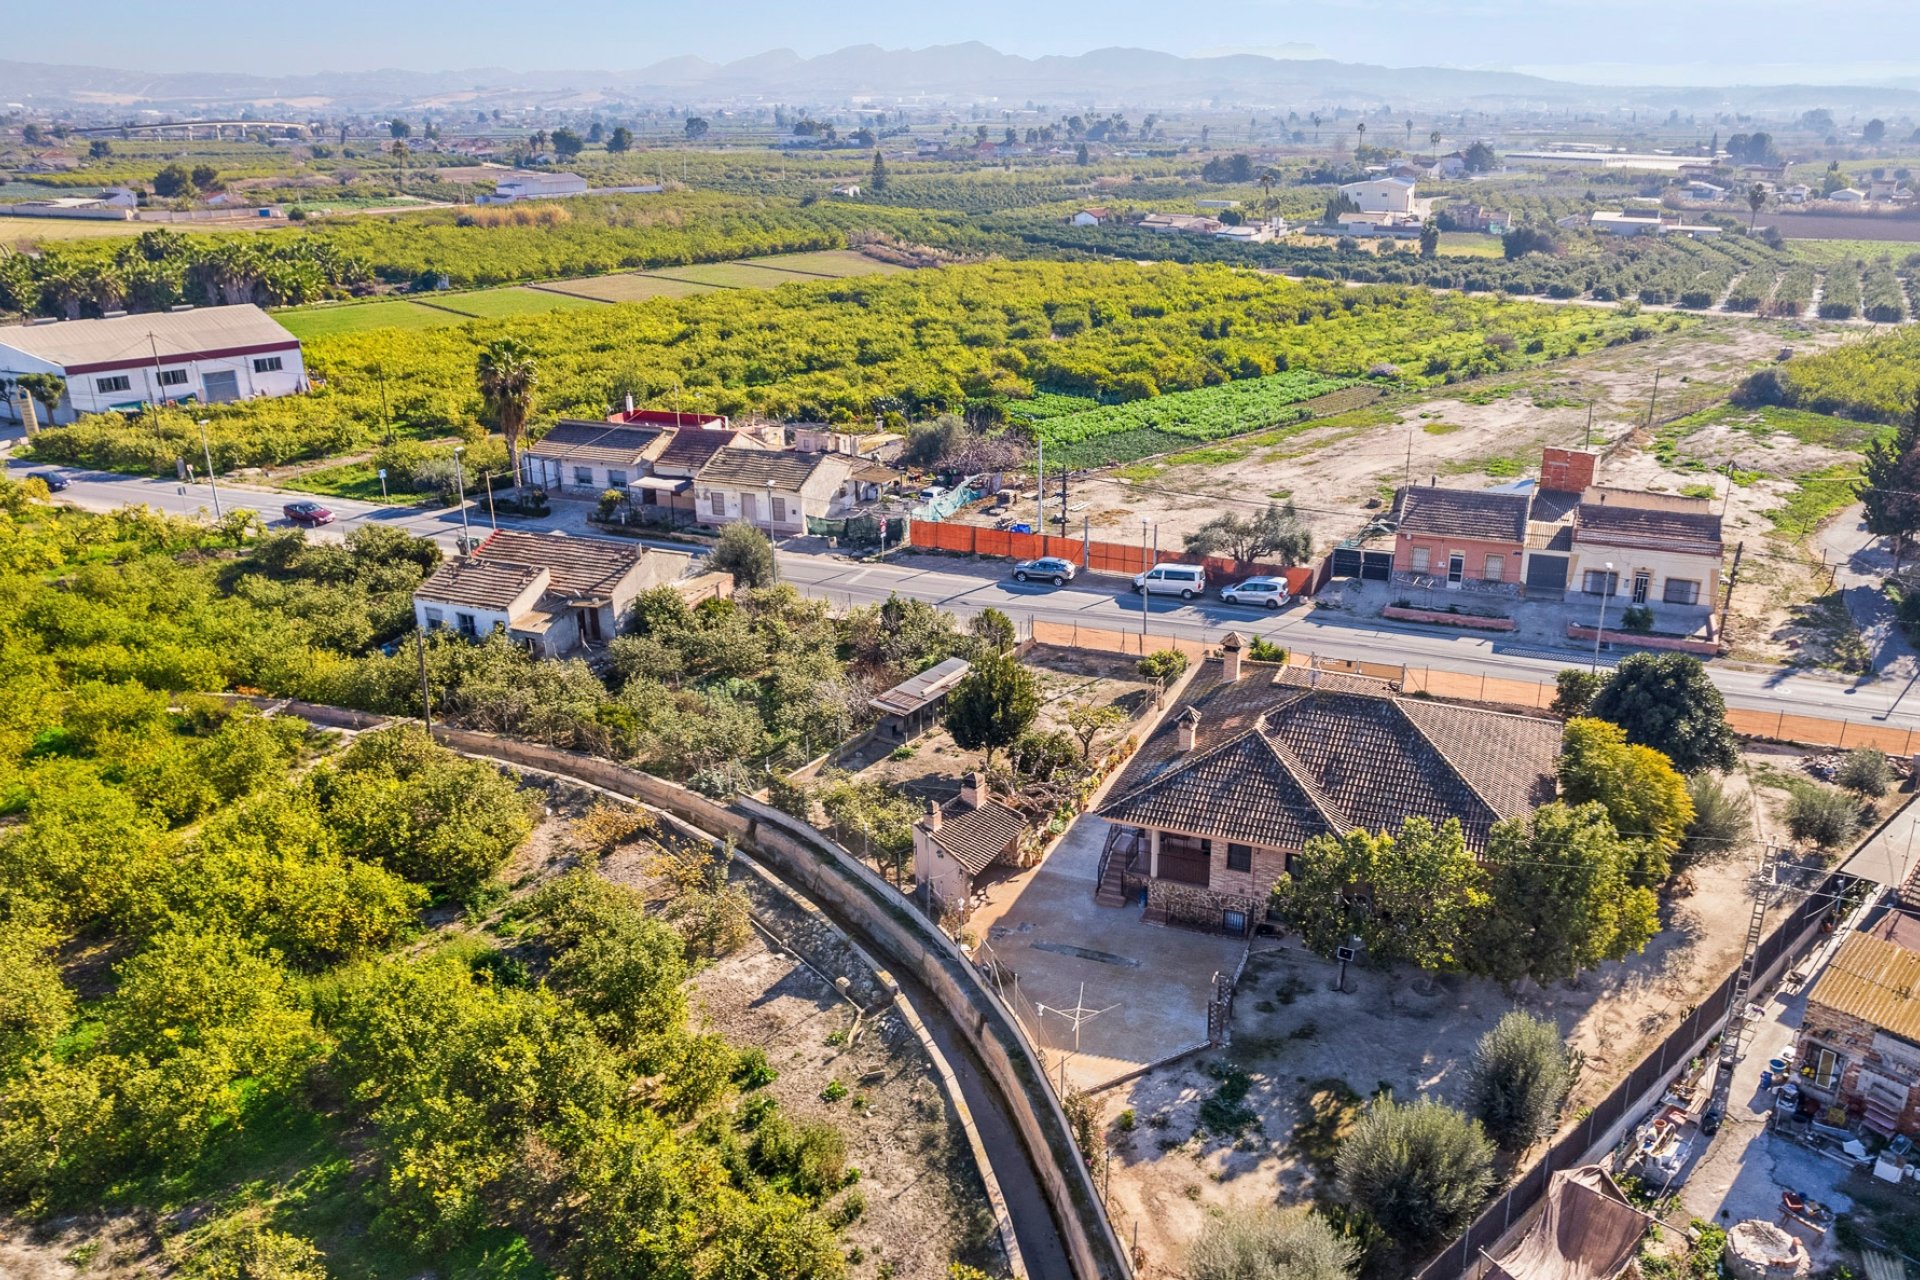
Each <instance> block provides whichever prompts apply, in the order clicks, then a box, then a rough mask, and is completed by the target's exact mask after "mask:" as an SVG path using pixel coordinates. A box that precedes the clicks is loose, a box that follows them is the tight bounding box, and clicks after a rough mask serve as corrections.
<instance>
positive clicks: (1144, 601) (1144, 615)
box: [1140, 516, 1153, 658]
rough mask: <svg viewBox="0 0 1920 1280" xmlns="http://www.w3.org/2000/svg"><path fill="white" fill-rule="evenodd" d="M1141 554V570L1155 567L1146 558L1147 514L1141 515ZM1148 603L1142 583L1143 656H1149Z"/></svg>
mask: <svg viewBox="0 0 1920 1280" xmlns="http://www.w3.org/2000/svg"><path fill="white" fill-rule="evenodd" d="M1140 556H1141V559H1142V560H1145V561H1146V567H1145V568H1143V569H1141V570H1140V572H1141V573H1145V572H1146V571H1147V570H1148V569H1151V568H1153V561H1152V560H1148V559H1147V558H1146V557H1147V518H1146V517H1145V516H1142V517H1140ZM1148 603H1149V601H1148V597H1147V588H1146V586H1145V584H1142V585H1141V587H1140V656H1141V657H1143V658H1144V657H1146V656H1147V604H1148Z"/></svg>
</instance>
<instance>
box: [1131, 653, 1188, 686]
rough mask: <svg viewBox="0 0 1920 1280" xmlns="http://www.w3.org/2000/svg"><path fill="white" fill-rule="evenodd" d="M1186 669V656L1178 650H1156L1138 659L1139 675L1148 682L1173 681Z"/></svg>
mask: <svg viewBox="0 0 1920 1280" xmlns="http://www.w3.org/2000/svg"><path fill="white" fill-rule="evenodd" d="M1186 669H1187V655H1186V654H1184V653H1182V652H1180V651H1179V650H1178V649H1156V650H1154V651H1153V652H1152V653H1150V654H1148V655H1147V656H1146V657H1144V658H1142V659H1140V674H1141V675H1143V676H1145V677H1146V678H1147V679H1149V680H1173V679H1176V678H1177V677H1178V676H1179V675H1180V674H1181V673H1182V672H1183V671H1185V670H1186Z"/></svg>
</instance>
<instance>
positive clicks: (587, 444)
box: [520, 418, 671, 497]
mask: <svg viewBox="0 0 1920 1280" xmlns="http://www.w3.org/2000/svg"><path fill="white" fill-rule="evenodd" d="M670 434H671V433H669V432H667V431H663V430H661V429H660V428H659V427H649V426H629V425H627V424H626V423H621V422H593V421H586V420H582V419H579V418H562V419H560V420H559V421H558V422H556V423H554V424H553V429H552V430H551V431H549V432H547V434H546V435H544V436H541V437H540V439H539V440H537V441H535V442H534V443H533V444H530V445H528V446H527V447H526V448H525V449H524V450H522V451H521V455H520V456H521V469H522V470H523V471H525V472H526V477H527V483H529V484H532V485H537V486H539V487H540V488H543V489H547V490H550V491H552V492H556V493H563V494H564V493H567V492H569V491H572V492H573V493H575V494H577V495H580V496H585V497H595V496H598V495H599V494H601V493H604V492H606V491H607V490H608V489H624V488H626V487H627V486H628V485H629V484H632V483H633V482H635V481H636V480H639V479H640V478H641V477H643V476H645V475H646V474H647V471H648V461H649V459H650V458H651V456H652V455H653V454H655V453H657V452H659V450H660V449H661V447H662V446H664V444H665V442H666V441H667V439H669V438H670Z"/></svg>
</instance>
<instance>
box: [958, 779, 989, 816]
mask: <svg viewBox="0 0 1920 1280" xmlns="http://www.w3.org/2000/svg"><path fill="white" fill-rule="evenodd" d="M960 798H961V799H962V800H964V801H965V802H966V805H967V808H969V809H978V808H979V807H980V806H981V805H983V804H985V803H986V802H987V775H986V774H984V773H979V772H975V773H970V774H968V775H967V779H966V781H965V782H962V783H961V784H960Z"/></svg>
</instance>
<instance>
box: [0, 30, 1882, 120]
mask: <svg viewBox="0 0 1920 1280" xmlns="http://www.w3.org/2000/svg"><path fill="white" fill-rule="evenodd" d="M0 86H5V87H4V88H0V98H4V99H6V100H11V101H16V102H24V103H32V104H43V105H63V106H88V105H91V106H95V107H98V108H102V109H104V110H109V111H110V110H114V109H118V108H127V109H159V110H166V109H176V110H178V109H187V108H193V107H204V106H238V105H241V104H257V105H261V106H267V105H271V104H275V103H285V104H300V105H302V106H305V107H308V108H310V109H311V108H334V109H342V110H379V109H385V108H389V107H403V106H406V105H408V104H413V103H425V102H439V103H447V102H459V103H461V104H464V105H471V104H475V103H479V102H495V103H497V102H500V101H503V100H514V99H520V100H526V101H534V102H541V103H544V104H546V105H553V106H565V105H566V104H567V102H568V101H569V100H573V101H577V102H580V103H582V104H585V103H588V102H596V103H597V102H605V101H630V102H698V103H722V102H756V101H757V102H787V103H795V104H808V103H818V104H827V103H838V102H843V101H845V100H847V99H849V98H862V97H871V98H876V99H884V100H889V101H914V100H922V101H934V102H943V101H950V102H981V101H988V100H997V101H1000V102H1007V103H1018V104H1022V105H1024V104H1025V103H1027V102H1034V103H1045V104H1047V105H1048V106H1050V107H1055V108H1067V107H1076V106H1082V105H1087V104H1092V103H1098V104H1100V105H1102V106H1114V105H1130V106H1153V105H1165V106H1218V107H1237V106H1247V107H1252V108H1261V107H1265V108H1269V109H1272V108H1282V109H1295V110H1302V109H1314V108H1320V107H1329V106H1336V105H1349V106H1362V105H1372V104H1379V103H1387V104H1390V105H1392V106H1394V107H1395V108H1405V109H1421V108H1440V109H1443V110H1457V109H1461V108H1467V107H1471V108H1474V109H1481V110H1489V109H1497V108H1500V107H1527V106H1534V107H1548V108H1557V107H1569V108H1572V107H1580V106H1595V107H1618V106H1621V105H1629V106H1634V107H1646V108H1661V109H1666V108H1670V107H1674V106H1679V107H1682V108H1683V109H1688V110H1702V109H1724V110H1766V111H1788V110H1804V109H1807V108H1811V107H1819V106H1824V107H1827V108H1829V109H1831V110H1834V111H1836V112H1837V111H1859V110H1900V109H1907V110H1912V109H1914V108H1916V107H1920V85H1911V84H1900V85H1889V86H1885V87H1875V86H1858V85H1847V86H1820V85H1766V86H1748V87H1736V88H1697V89H1678V88H1662V87H1651V86H1648V87H1639V88H1634V87H1611V88H1609V87H1602V86H1594V85H1584V84H1575V83H1571V82H1568V81H1561V80H1551V79H1546V78H1544V77H1540V76H1532V75H1522V74H1519V73H1515V72H1508V71H1481V70H1467V69H1460V68H1452V67H1384V66H1373V65H1368V64H1364V63H1352V62H1336V61H1334V60H1332V59H1329V58H1274V57H1267V56H1263V55H1259V54H1227V55H1222V56H1218V57H1180V56H1177V55H1174V54H1170V53H1159V52H1155V51H1153V50H1149V49H1119V48H1115V49H1096V50H1093V51H1091V52H1089V53H1083V54H1076V55H1073V56H1047V57H1039V58H1026V57H1021V56H1019V55H1017V54H1010V53H1001V52H1000V51H999V50H997V49H993V48H991V47H989V46H987V45H984V44H981V43H978V42H970V43H965V44H951V45H937V46H934V47H931V48H926V49H882V48H880V47H879V46H877V45H853V46H850V47H848V48H845V49H839V50H836V51H834V52H832V53H826V54H821V55H820V56H818V57H813V58H803V57H801V56H800V55H799V54H797V53H795V52H793V51H792V50H791V49H776V50H772V51H770V52H767V53H762V54H757V55H755V56H753V57H750V58H742V59H740V60H738V61H735V62H729V63H714V62H709V61H707V60H705V59H703V58H698V57H691V56H688V57H678V58H670V59H667V60H665V61H663V62H657V63H655V64H653V65H652V66H649V67H643V68H640V69H639V70H632V71H600V70H585V69H583V70H557V71H525V70H514V69H509V68H505V67H482V68H474V69H469V70H463V71H427V72H421V71H405V70H397V69H396V70H382V71H358V72H337V73H327V72H322V73H316V74H311V75H290V76H253V75H243V74H234V73H229V72H220V71H175V72H140V71H121V70H114V69H111V68H106V67H80V66H50V65H44V64H39V63H30V62H8V61H0Z"/></svg>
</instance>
